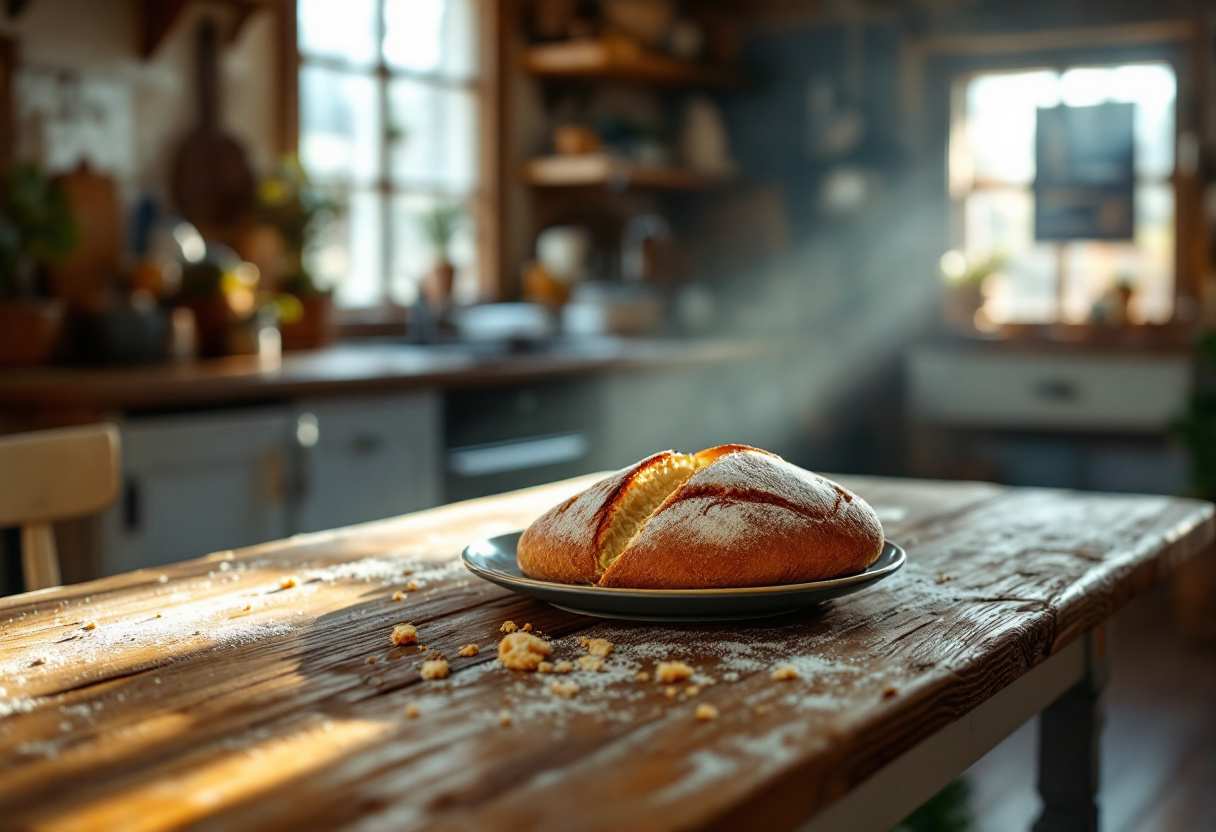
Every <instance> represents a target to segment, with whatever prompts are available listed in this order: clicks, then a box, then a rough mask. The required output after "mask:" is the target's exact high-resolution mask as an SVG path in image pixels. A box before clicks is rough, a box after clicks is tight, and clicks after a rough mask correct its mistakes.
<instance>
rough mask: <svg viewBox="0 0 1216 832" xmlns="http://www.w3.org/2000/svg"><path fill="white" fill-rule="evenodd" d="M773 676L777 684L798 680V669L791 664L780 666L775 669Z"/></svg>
mask: <svg viewBox="0 0 1216 832" xmlns="http://www.w3.org/2000/svg"><path fill="white" fill-rule="evenodd" d="M771 675H772V678H773V681H775V682H788V681H789V680H790V679H797V678H798V669H797V668H796V667H794V666H793V665H790V664H779V665H777V666H776V667H774V668H773V672H772V674H771Z"/></svg>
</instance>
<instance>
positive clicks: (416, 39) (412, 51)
mask: <svg viewBox="0 0 1216 832" xmlns="http://www.w3.org/2000/svg"><path fill="white" fill-rule="evenodd" d="M475 2H477V0H387V2H386V3H385V6H384V25H385V30H384V58H385V60H386V61H387V62H388V64H389V66H391V67H393V68H395V69H405V70H411V71H414V72H432V73H436V74H439V75H443V76H447V77H452V78H471V77H473V74H474V73H475V72H476V71H477V19H476V10H475V9H474V7H473V4H474V3H475Z"/></svg>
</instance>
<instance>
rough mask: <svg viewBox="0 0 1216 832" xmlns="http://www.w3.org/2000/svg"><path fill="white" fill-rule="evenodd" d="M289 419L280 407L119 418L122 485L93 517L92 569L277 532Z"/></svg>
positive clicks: (194, 552) (283, 507)
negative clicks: (97, 518) (98, 525)
mask: <svg viewBox="0 0 1216 832" xmlns="http://www.w3.org/2000/svg"><path fill="white" fill-rule="evenodd" d="M291 426H292V421H291V419H290V415H289V413H288V412H287V411H286V410H285V409H282V408H258V409H256V410H238V411H228V412H216V413H205V414H190V415H175V416H161V417H149V418H131V419H127V420H125V421H123V422H121V423H120V424H119V427H120V430H121V432H122V468H123V489H122V495H121V497H120V498H119V500H118V501H117V503H116V504H115V505H114V506H112V507H111V508H110V509H109V510H107V511H106V513H105V514H104V516H103V518H102V533H101V552H100V557H99V558H98V561H99V563H98V565H99V567H100V568H101V571H102V573H103V574H107V575H111V574H114V573H116V572H125V571H128V570H131V569H138V568H141V567H149V566H159V565H161V564H166V563H173V562H175V561H179V560H185V559H187V558H196V557H201V556H202V555H205V554H207V553H209V552H214V551H218V550H223V549H231V548H235V547H239V546H247V545H249V544H252V543H258V542H261V541H266V540H274V539H276V538H280V537H284V536H285V535H287V534H288V533H289V531H290V527H289V523H288V521H289V517H290V512H289V498H290V493H289V481H290V480H289V477H290V470H289V469H290V464H291V456H292V453H293V450H294V449H293V447H292V444H291V438H292V437H291V430H290V428H291Z"/></svg>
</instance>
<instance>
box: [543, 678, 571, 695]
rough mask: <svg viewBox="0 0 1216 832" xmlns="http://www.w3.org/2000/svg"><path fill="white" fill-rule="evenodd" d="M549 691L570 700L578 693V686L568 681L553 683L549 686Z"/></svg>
mask: <svg viewBox="0 0 1216 832" xmlns="http://www.w3.org/2000/svg"><path fill="white" fill-rule="evenodd" d="M549 690H551V691H553V692H554V693H556V694H557V695H558V696H564V697H566V698H567V699H570V698H572V697H573V696H574V694H576V693H578V685H577V684H576V683H575V682H573V681H572V680H570V679H567V680H566V681H564V682H553V683H551V684H550V685H549Z"/></svg>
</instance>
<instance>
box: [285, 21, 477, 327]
mask: <svg viewBox="0 0 1216 832" xmlns="http://www.w3.org/2000/svg"><path fill="white" fill-rule="evenodd" d="M482 1H483V0H299V3H298V6H297V26H298V46H299V52H300V77H299V103H300V136H299V154H300V161H301V163H302V164H303V166H304V169H305V171H306V172H307V173H308V175H309V177H310V178H311V179H312V181H313V182H314V184H316V185H317V186H319V187H324V188H326V189H328V190H332V191H333V192H334V193H335V195H336V196H337V197H338V198H339V199H340V200H341V202H342V203H343V205H344V206H345V210H344V212H343V216H342V219H341V220H340V221H339V222H337V223H334V225H333V227H332V228H331V229H330V230H329V233H328V234H327V237H326V239H324V240H322V241H319V244H318V245H317V247H316V250H315V251H313V252H312V253H311V254H310V256H309V259H310V263H309V265H310V267H311V268H312V270H313V271H314V273H315V274H316V275H317V277H318V279H319V282H322V283H325V284H328V285H332V286H333V287H334V289H335V297H336V299H337V302H338V304H339V305H341V306H345V307H370V306H378V305H382V304H385V303H395V304H402V305H404V304H409V303H412V302H413V301H414V300H415V298H416V297H417V286H418V281H419V280H420V279H421V278H422V276H423V275H424V274H426V272H427V271H428V270H429V269H430V267H431V265H432V258H433V252H432V250H431V248H430V246H429V244H428V243H427V241H426V240H425V238H424V237H423V235H422V232H421V227H420V218H421V216H422V215H423V214H424V213H425V212H427V211H430V210H432V209H434V208H435V207H436V206H438V205H442V204H448V203H451V202H454V201H455V202H459V203H461V204H462V205H463V206H464V207H465V218H466V219H465V222H463V223H462V224H461V227H460V231H459V232H458V234H457V236H456V239H455V240H454V241H453V245H452V251H451V254H452V259H453V261H454V264H455V265H456V267H457V283H456V289H455V291H456V294H457V295H458V296H460V297H466V298H467V297H470V296H472V295H475V293H476V291H477V276H476V269H477V265H478V264H477V256H476V244H475V230H476V229H475V228H474V224H473V218H474V217H476V216H478V215H479V214H482V213H483V212H482V211H481V210H479V209H480V206H479V204H478V203H479V200H480V196H479V183H480V175H479V171H478V158H479V155H480V154H479V148H478V139H477V137H478V135H479V131H478V120H479V118H478V117H479V96H480V86H479V80H478V51H479V50H478V31H479V25H478V19H477V16H478V12H479V6H480V3H481V2H482Z"/></svg>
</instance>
